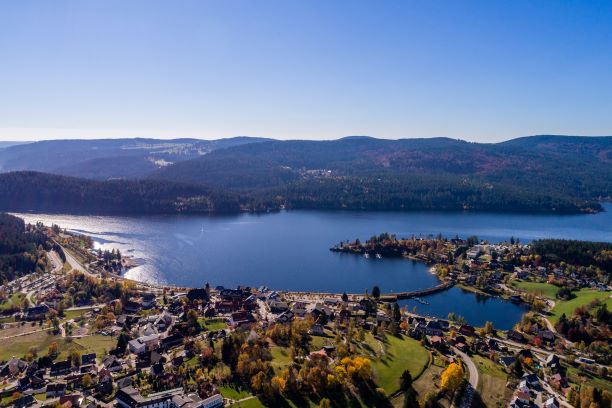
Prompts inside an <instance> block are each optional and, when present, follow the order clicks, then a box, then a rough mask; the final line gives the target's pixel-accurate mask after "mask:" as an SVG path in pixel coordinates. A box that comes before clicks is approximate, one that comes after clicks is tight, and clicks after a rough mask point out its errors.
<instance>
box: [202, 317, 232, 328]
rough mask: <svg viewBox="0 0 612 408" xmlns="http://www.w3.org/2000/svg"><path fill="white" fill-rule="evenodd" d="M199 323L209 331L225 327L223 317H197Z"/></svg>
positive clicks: (225, 323)
mask: <svg viewBox="0 0 612 408" xmlns="http://www.w3.org/2000/svg"><path fill="white" fill-rule="evenodd" d="M198 321H199V322H200V325H201V326H202V327H204V328H206V329H208V330H210V331H215V330H221V329H225V328H227V322H226V321H225V319H217V318H212V319H203V318H201V319H198Z"/></svg>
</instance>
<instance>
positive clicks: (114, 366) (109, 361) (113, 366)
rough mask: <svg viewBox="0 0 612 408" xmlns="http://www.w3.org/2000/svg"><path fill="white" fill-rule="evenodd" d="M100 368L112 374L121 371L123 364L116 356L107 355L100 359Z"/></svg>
mask: <svg viewBox="0 0 612 408" xmlns="http://www.w3.org/2000/svg"><path fill="white" fill-rule="evenodd" d="M102 366H103V367H104V368H105V369H107V370H108V371H110V372H112V373H116V372H117V371H121V369H122V368H123V364H121V361H119V359H118V358H117V357H116V356H113V355H108V356H106V357H104V358H103V359H102Z"/></svg>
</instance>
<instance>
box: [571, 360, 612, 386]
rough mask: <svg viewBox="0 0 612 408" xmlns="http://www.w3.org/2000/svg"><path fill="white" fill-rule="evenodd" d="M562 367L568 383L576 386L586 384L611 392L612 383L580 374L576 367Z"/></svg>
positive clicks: (586, 374) (588, 374)
mask: <svg viewBox="0 0 612 408" xmlns="http://www.w3.org/2000/svg"><path fill="white" fill-rule="evenodd" d="M563 366H564V367H565V368H566V369H567V377H568V379H569V381H570V382H572V383H574V384H577V385H581V384H587V385H590V386H592V387H595V388H599V389H600V390H608V391H609V392H612V382H610V381H607V380H605V379H603V378H599V377H596V376H593V375H591V374H590V373H581V372H580V371H579V370H578V369H577V368H576V367H573V366H571V365H568V364H563Z"/></svg>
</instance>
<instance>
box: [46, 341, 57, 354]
mask: <svg viewBox="0 0 612 408" xmlns="http://www.w3.org/2000/svg"><path fill="white" fill-rule="evenodd" d="M57 351H58V346H57V343H56V342H53V343H51V344H49V348H48V349H47V355H48V356H49V357H55V356H57Z"/></svg>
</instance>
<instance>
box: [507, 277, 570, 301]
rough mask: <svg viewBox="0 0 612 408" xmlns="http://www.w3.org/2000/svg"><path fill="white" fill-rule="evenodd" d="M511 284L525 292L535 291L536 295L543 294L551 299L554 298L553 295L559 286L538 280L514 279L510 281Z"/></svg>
mask: <svg viewBox="0 0 612 408" xmlns="http://www.w3.org/2000/svg"><path fill="white" fill-rule="evenodd" d="M512 286H515V287H517V288H518V289H521V290H524V291H526V292H531V293H535V294H536V295H540V296H544V297H546V298H548V299H553V300H554V299H555V296H556V294H557V292H558V291H559V288H558V287H556V286H555V285H550V284H548V283H540V282H527V281H514V282H512Z"/></svg>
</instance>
